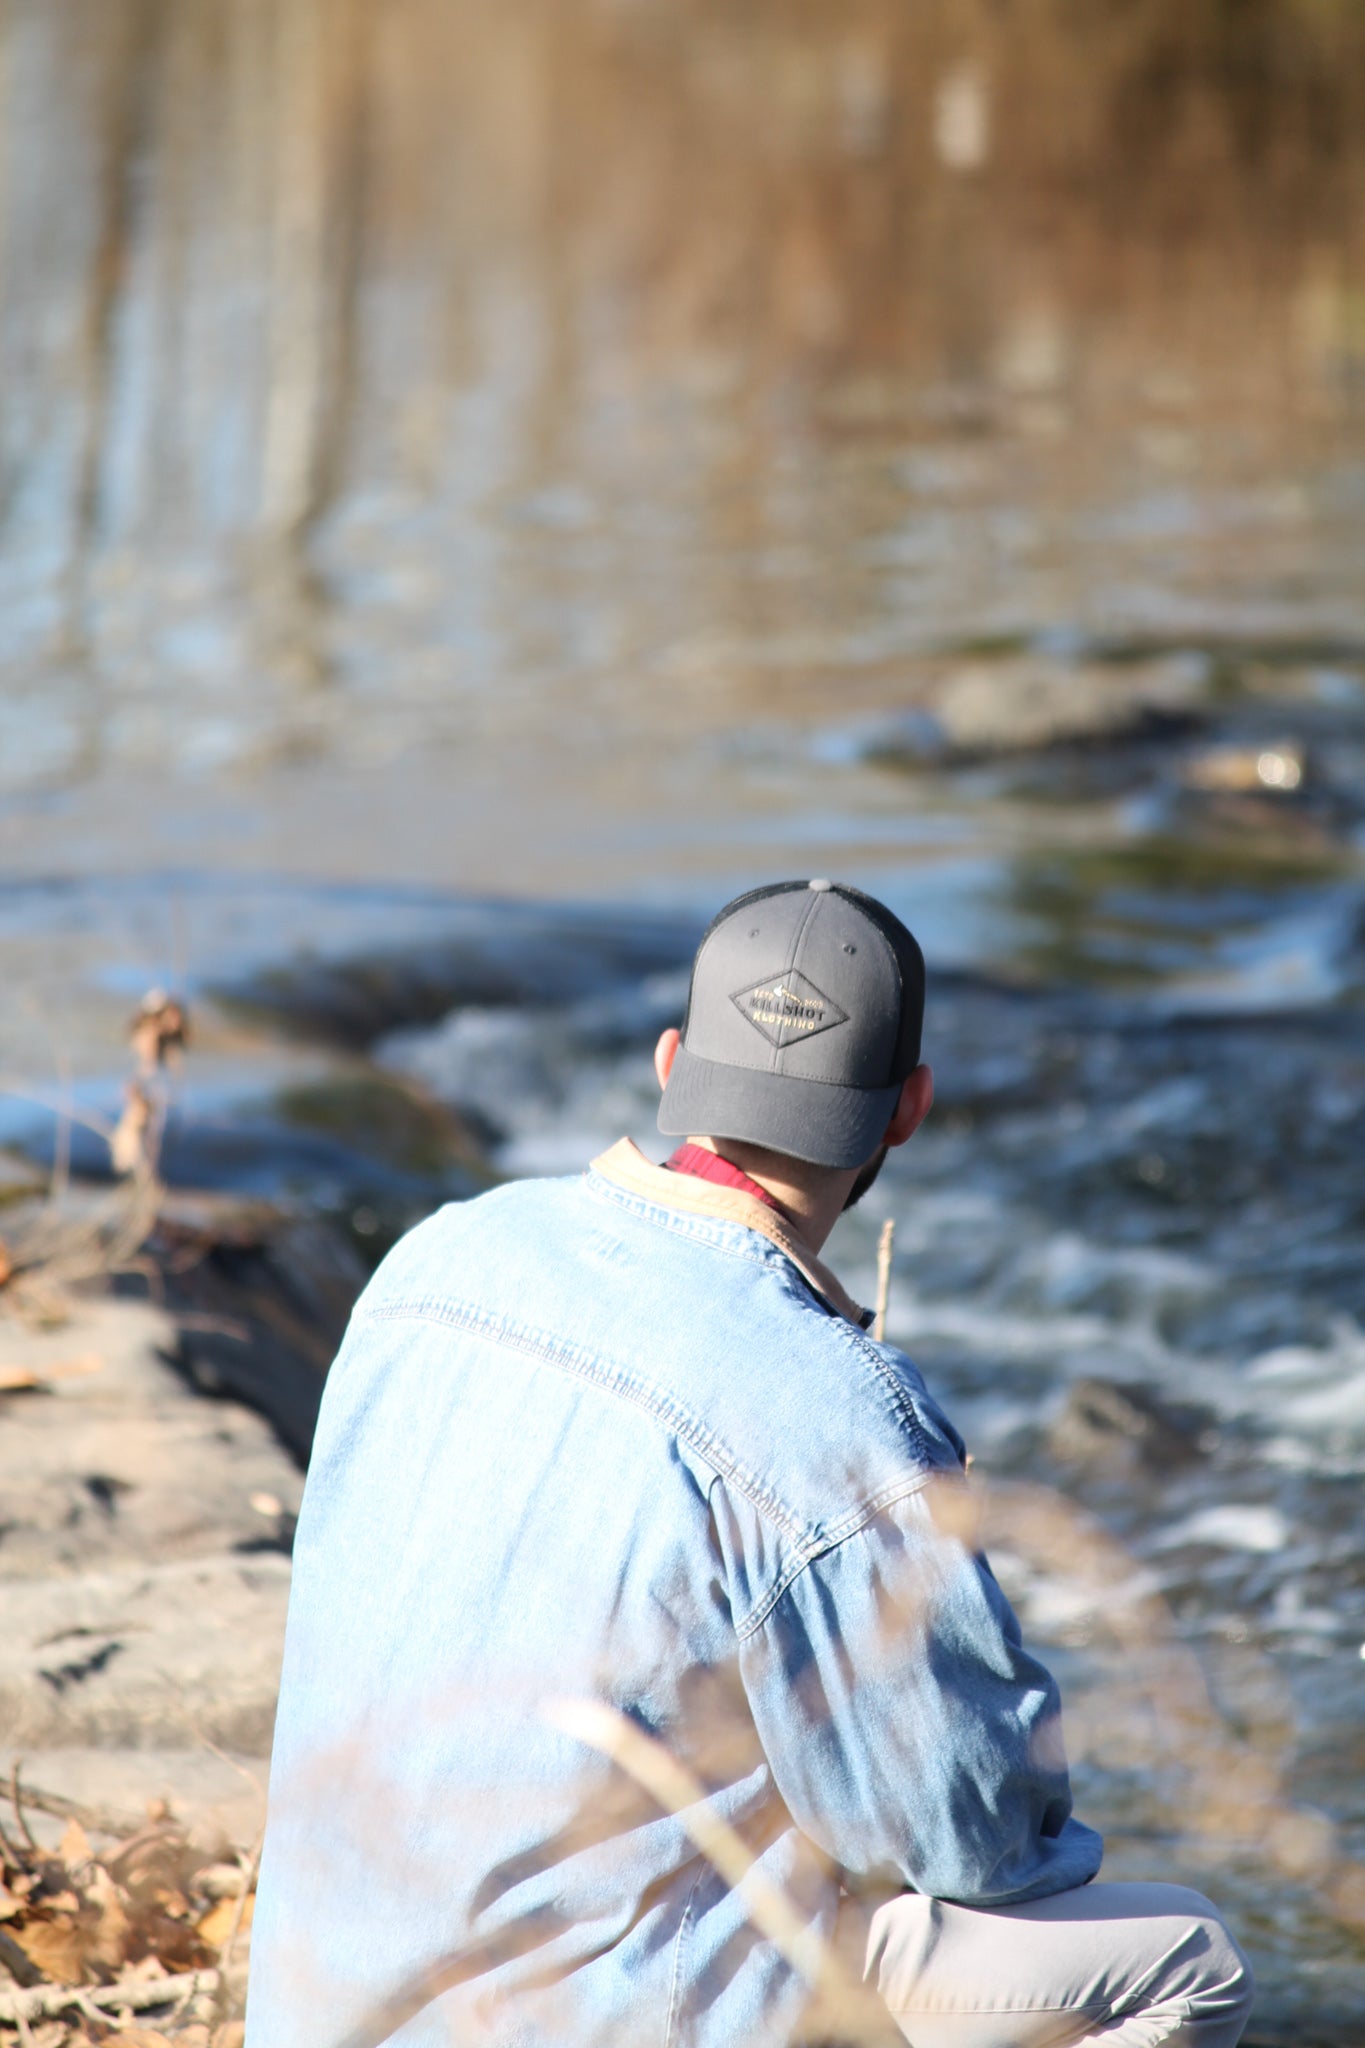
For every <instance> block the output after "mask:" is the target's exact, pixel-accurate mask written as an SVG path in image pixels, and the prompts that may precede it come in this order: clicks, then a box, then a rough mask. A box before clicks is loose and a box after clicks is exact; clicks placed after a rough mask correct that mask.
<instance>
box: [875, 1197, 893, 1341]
mask: <svg viewBox="0 0 1365 2048" xmlns="http://www.w3.org/2000/svg"><path fill="white" fill-rule="evenodd" d="M895 1243H896V1225H895V1220H894V1218H892V1217H890V1216H888V1217H887V1219H886V1221H885V1223H883V1225H882V1234H881V1236H880V1237H879V1238H878V1239H877V1312H876V1314H875V1315H874V1316H873V1318H872V1335H873V1337H874V1339H875V1340H876V1342H877V1343H878V1344H884V1343H885V1342H886V1311H887V1306H888V1304H889V1302H890V1300H891V1253H892V1251H893V1249H894V1248H895Z"/></svg>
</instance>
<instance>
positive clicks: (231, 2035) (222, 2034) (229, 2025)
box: [213, 2020, 246, 2048]
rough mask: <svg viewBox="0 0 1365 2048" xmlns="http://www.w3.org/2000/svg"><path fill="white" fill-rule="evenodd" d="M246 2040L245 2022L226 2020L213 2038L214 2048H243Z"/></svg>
mask: <svg viewBox="0 0 1365 2048" xmlns="http://www.w3.org/2000/svg"><path fill="white" fill-rule="evenodd" d="M245 2040H246V2022H245V2021H244V2020H225V2021H224V2022H223V2024H222V2026H221V2027H219V2029H218V2031H217V2033H216V2034H215V2035H214V2037H213V2048H242V2043H243V2042H244V2041H245Z"/></svg>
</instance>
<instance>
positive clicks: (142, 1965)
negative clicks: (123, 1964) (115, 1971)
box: [119, 1956, 171, 1984]
mask: <svg viewBox="0 0 1365 2048" xmlns="http://www.w3.org/2000/svg"><path fill="white" fill-rule="evenodd" d="M170 1974H171V1973H170V1971H169V1970H168V1969H167V1968H166V1965H165V1964H164V1963H163V1962H162V1961H161V1958H160V1957H159V1956H143V1958H142V1960H141V1962H137V1963H134V1964H133V1966H132V1968H131V1969H127V1970H121V1971H120V1972H119V1983H120V1984H148V1983H152V1982H154V1981H155V1980H156V1978H158V1977H169V1976H170Z"/></svg>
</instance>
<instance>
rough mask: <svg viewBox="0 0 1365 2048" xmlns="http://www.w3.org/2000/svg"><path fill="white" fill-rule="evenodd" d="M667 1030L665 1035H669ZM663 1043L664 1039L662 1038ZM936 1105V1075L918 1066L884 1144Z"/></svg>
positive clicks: (905, 1133)
mask: <svg viewBox="0 0 1365 2048" xmlns="http://www.w3.org/2000/svg"><path fill="white" fill-rule="evenodd" d="M667 1035H668V1034H667V1033H666V1032H665V1034H664V1036H665V1037H667ZM659 1042H660V1044H661V1045H662V1043H663V1040H662V1039H661V1040H660V1041H659ZM670 1064H671V1062H670ZM933 1106H934V1076H933V1073H932V1071H931V1069H930V1068H928V1067H916V1068H915V1071H914V1073H913V1074H907V1075H906V1077H905V1079H904V1081H903V1082H902V1083H901V1099H900V1101H899V1102H898V1103H897V1104H896V1107H895V1108H894V1110H893V1111H892V1112H891V1121H890V1123H889V1124H888V1125H887V1127H886V1131H885V1134H884V1135H883V1138H882V1143H883V1144H884V1145H903V1144H904V1143H905V1141H906V1139H907V1138H913V1137H914V1135H915V1132H916V1131H917V1130H918V1129H919V1127H920V1125H921V1124H922V1123H923V1122H924V1119H925V1118H926V1117H927V1116H928V1114H929V1112H930V1110H931V1109H932V1108H933Z"/></svg>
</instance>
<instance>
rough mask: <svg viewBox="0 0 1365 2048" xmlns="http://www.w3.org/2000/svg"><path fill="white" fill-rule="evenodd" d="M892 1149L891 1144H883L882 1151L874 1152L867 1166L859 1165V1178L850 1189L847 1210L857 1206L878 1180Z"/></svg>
mask: <svg viewBox="0 0 1365 2048" xmlns="http://www.w3.org/2000/svg"><path fill="white" fill-rule="evenodd" d="M890 1150H891V1147H890V1146H889V1145H883V1146H882V1149H881V1151H880V1152H876V1153H874V1154H873V1156H872V1157H871V1159H869V1160H868V1162H867V1165H866V1166H861V1167H859V1169H858V1178H857V1179H856V1180H855V1181H854V1183H853V1185H852V1187H851V1188H850V1189H849V1191H848V1199H847V1201H846V1202H845V1203H844V1208H845V1209H846V1210H847V1209H853V1208H856V1207H857V1205H858V1203H859V1202H861V1200H862V1199H863V1196H864V1195H865V1194H866V1193H867V1191H868V1189H869V1188H870V1187H871V1186H872V1184H873V1182H874V1181H875V1180H876V1178H877V1175H878V1174H879V1173H880V1172H881V1170H882V1168H883V1167H884V1166H885V1164H886V1155H887V1153H888V1152H889V1151H890Z"/></svg>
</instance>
